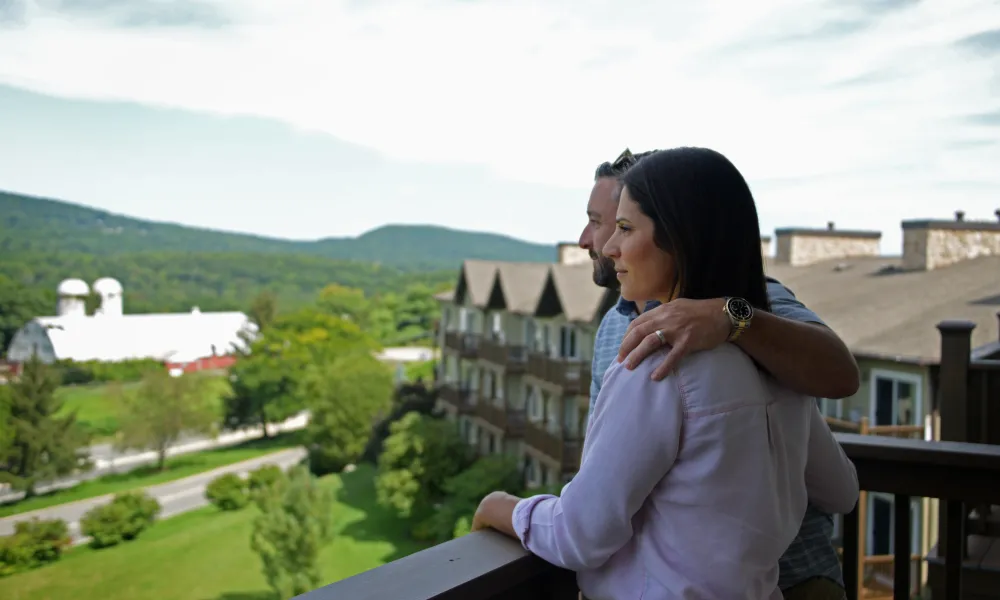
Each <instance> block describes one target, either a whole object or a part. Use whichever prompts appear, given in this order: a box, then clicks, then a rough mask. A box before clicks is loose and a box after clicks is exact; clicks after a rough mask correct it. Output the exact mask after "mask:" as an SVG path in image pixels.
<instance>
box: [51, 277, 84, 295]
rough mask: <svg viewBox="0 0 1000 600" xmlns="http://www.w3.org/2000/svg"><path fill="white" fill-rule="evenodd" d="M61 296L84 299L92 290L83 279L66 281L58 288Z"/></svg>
mask: <svg viewBox="0 0 1000 600" xmlns="http://www.w3.org/2000/svg"><path fill="white" fill-rule="evenodd" d="M57 293H58V294H59V295H60V296H72V297H78V298H79V297H84V296H89V295H90V288H89V287H88V286H87V282H86V281H84V280H82V279H76V278H72V279H64V280H63V281H62V283H60V284H59V287H58V288H57Z"/></svg>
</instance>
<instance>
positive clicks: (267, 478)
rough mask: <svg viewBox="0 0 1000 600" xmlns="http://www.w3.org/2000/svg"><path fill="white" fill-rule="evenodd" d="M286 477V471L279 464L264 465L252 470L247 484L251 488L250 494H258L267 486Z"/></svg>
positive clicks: (271, 485) (269, 486)
mask: <svg viewBox="0 0 1000 600" xmlns="http://www.w3.org/2000/svg"><path fill="white" fill-rule="evenodd" d="M284 477H285V472H284V471H282V470H281V467H279V466H278V465H264V466H262V467H258V468H256V469H254V470H253V471H250V477H249V478H247V485H248V487H249V488H250V495H251V496H253V495H254V494H258V493H260V492H262V491H263V490H265V489H267V488H271V487H273V486H274V485H275V484H276V483H277V482H279V481H281V480H282V479H284Z"/></svg>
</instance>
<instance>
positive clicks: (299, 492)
mask: <svg viewBox="0 0 1000 600" xmlns="http://www.w3.org/2000/svg"><path fill="white" fill-rule="evenodd" d="M257 505H258V506H259V507H260V510H261V514H260V515H259V516H258V517H257V518H256V519H255V520H254V523H253V533H252V535H251V538H250V547H251V548H252V549H253V550H254V552H256V553H257V554H258V556H260V560H261V563H262V564H263V571H264V577H265V578H266V579H267V583H268V585H269V586H270V587H271V589H272V590H274V591H275V593H276V594H277V595H278V597H279V598H280V599H281V600H286V599H288V598H292V597H294V596H298V595H299V594H304V593H306V592H308V591H311V590H313V589H316V588H317V587H319V585H320V582H321V580H320V573H319V553H320V550H322V548H323V546H325V545H326V544H327V543H329V541H330V539H331V538H332V537H333V493H332V491H331V490H330V489H328V488H325V487H323V486H322V485H320V484H319V482H318V481H317V480H316V479H315V478H313V477H312V476H311V475H310V474H309V472H308V471H307V470H306V469H305V468H303V467H294V468H293V469H291V470H290V471H289V473H288V479H287V481H285V482H282V484H280V485H275V486H271V487H266V488H263V489H262V490H261V493H260V495H259V496H258V497H257Z"/></svg>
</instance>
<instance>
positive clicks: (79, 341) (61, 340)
mask: <svg viewBox="0 0 1000 600" xmlns="http://www.w3.org/2000/svg"><path fill="white" fill-rule="evenodd" d="M31 325H34V326H36V327H41V328H42V329H43V330H44V331H45V332H46V333H47V336H48V340H49V342H50V343H51V344H52V349H53V353H54V354H55V357H56V358H57V359H60V360H62V359H70V360H75V361H86V360H100V361H121V360H127V359H137V358H153V359H157V360H164V361H166V360H169V361H171V362H185V361H190V360H194V359H197V358H203V357H206V356H211V355H213V354H220V355H221V354H229V353H231V352H233V350H234V349H235V348H236V347H237V346H238V345H240V343H241V340H240V337H239V334H240V332H241V331H243V330H244V329H246V330H247V331H252V330H253V329H252V327H253V326H252V325H251V324H250V321H249V319H248V318H247V316H246V315H245V314H244V313H242V312H206V313H202V312H191V313H167V314H142V315H121V316H116V317H113V318H112V317H96V318H95V317H87V316H67V317H38V318H36V319H34V320H33V321H32V322H31V323H29V326H31ZM26 327H27V326H26ZM15 339H16V338H15ZM13 341H14V340H12V346H13Z"/></svg>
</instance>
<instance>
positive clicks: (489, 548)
mask: <svg viewBox="0 0 1000 600" xmlns="http://www.w3.org/2000/svg"><path fill="white" fill-rule="evenodd" d="M837 437H838V439H839V440H840V442H841V444H842V446H843V447H844V450H845V451H846V452H847V455H848V456H849V457H850V458H851V460H853V461H854V464H855V466H856V467H857V471H858V479H859V480H860V483H861V487H862V489H864V490H867V491H877V492H885V493H889V494H895V495H896V503H895V506H896V509H895V510H896V515H895V523H896V525H895V531H894V535H895V542H894V543H895V548H896V549H897V552H896V555H897V556H896V558H895V560H894V561H893V567H892V575H891V579H892V581H893V592H892V593H893V597H894V598H897V599H907V600H909V598H910V581H911V579H910V569H911V566H912V565H913V560H912V556H911V555H910V551H909V550H910V544H911V531H910V515H909V510H910V501H909V500H910V498H912V497H919V496H925V497H932V498H941V499H942V504H944V506H945V512H947V514H948V515H949V517H950V518H949V519H948V525H949V528H948V532H947V534H946V536H945V537H943V538H942V540H941V542H942V545H943V546H944V548H945V550H944V552H943V559H940V562H941V563H942V568H941V569H940V571H941V582H940V586H939V587H940V590H941V592H940V595H939V594H938V593H935V596H934V597H935V598H947V599H949V600H951V599H953V598H955V599H957V598H962V596H961V591H962V586H963V584H964V583H965V581H964V580H963V570H962V546H963V541H964V538H963V537H962V529H963V527H962V526H961V524H962V523H963V520H962V519H961V518H960V517H962V515H963V514H964V509H963V505H964V503H1000V486H998V485H997V481H1000V447H996V446H987V445H979V444H962V443H950V442H926V441H923V440H906V439H893V438H888V437H882V436H871V435H869V436H862V435H854V434H837ZM858 522H859V521H858V513H857V510H855V512H853V513H851V514H850V515H847V516H846V517H845V527H844V565H845V567H844V579H845V583H846V584H847V595H848V598H850V599H851V600H856V599H857V598H859V597H860V596H859V594H858V592H859V584H860V581H859V569H858V565H859V553H858V549H859V536H858V532H859V529H858ZM953 524H955V525H958V526H952V525H953ZM935 560H937V559H935ZM864 562H865V561H864V559H863V557H862V560H861V561H860V564H862V565H863V564H864ZM887 575H888V574H887ZM970 587H971V586H970ZM933 588H934V584H932V589H933ZM969 591H970V593H974V592H973V590H972V589H970V590H969ZM300 598H301V599H302V600H376V599H377V600H429V599H432V598H434V599H441V600H443V599H449V600H451V599H454V600H458V599H468V600H515V599H521V598H525V599H539V600H541V599H547V600H574V599H576V598H577V589H576V585H575V578H574V577H573V574H572V573H570V572H567V571H564V570H561V569H557V568H555V567H553V566H551V565H547V564H546V563H544V562H542V561H541V560H540V559H538V558H536V557H534V556H531V555H530V554H528V553H527V552H526V551H524V549H523V548H522V547H521V545H520V544H518V543H517V541H515V540H512V539H508V538H505V537H503V536H501V535H500V534H497V533H493V532H479V533H473V534H469V535H466V536H463V537H460V538H458V539H456V540H452V541H450V542H447V543H444V544H441V545H439V546H435V547H433V548H429V549H427V550H424V551H421V552H418V553H416V554H413V555H411V556H408V557H406V558H403V559H400V560H397V561H394V562H391V563H389V564H387V565H384V566H381V567H379V568H377V569H373V570H371V571H367V572H365V573H361V574H360V575H356V576H354V577H351V578H348V579H345V580H343V581H340V582H337V583H334V584H331V585H328V586H326V587H324V588H320V589H318V590H315V591H313V592H310V593H308V594H305V595H303V596H300Z"/></svg>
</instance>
